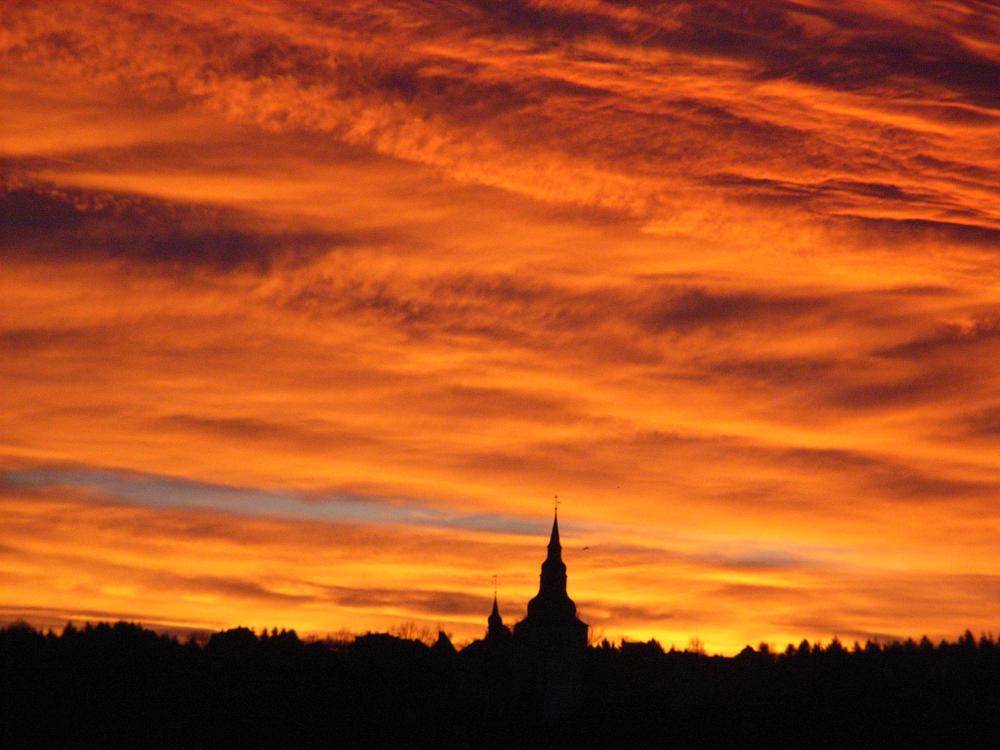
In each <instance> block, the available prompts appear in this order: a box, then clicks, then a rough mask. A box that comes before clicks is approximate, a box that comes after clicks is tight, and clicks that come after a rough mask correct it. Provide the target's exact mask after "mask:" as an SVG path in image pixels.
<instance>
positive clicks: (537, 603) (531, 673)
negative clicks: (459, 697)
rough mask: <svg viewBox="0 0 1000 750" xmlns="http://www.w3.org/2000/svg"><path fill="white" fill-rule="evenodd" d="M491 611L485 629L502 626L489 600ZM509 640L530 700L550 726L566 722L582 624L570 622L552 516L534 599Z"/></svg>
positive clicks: (576, 698)
mask: <svg viewBox="0 0 1000 750" xmlns="http://www.w3.org/2000/svg"><path fill="white" fill-rule="evenodd" d="M493 611H494V613H496V620H495V621H494V620H493V615H491V616H490V624H491V627H492V626H493V623H494V622H496V623H497V624H498V625H502V623H501V622H500V619H499V617H500V615H499V612H498V611H497V609H496V600H495V599H494V610H493ZM513 636H514V653H515V658H516V660H517V668H518V673H519V678H520V679H521V681H522V687H523V688H524V689H525V691H526V692H527V693H528V695H529V697H530V700H531V701H532V702H533V703H534V704H535V706H536V707H537V708H538V709H539V710H540V712H541V715H542V716H543V717H544V718H545V719H546V720H547V721H549V722H550V723H561V722H565V721H569V720H571V719H572V718H573V717H574V716H575V715H576V714H577V712H578V710H579V707H580V701H581V690H582V684H581V683H582V672H583V661H584V657H585V654H586V648H587V624H586V623H585V622H583V621H581V620H580V618H578V617H577V616H576V604H574V602H573V600H572V599H570V598H569V595H568V594H567V593H566V564H565V563H564V562H563V560H562V545H561V544H560V542H559V517H558V512H556V515H555V517H554V518H553V520H552V533H551V535H550V537H549V546H548V554H547V556H546V558H545V561H544V562H543V563H542V571H541V575H540V576H539V584H538V594H536V595H535V597H534V598H532V599H531V601H529V602H528V613H527V616H526V617H525V618H524V619H523V620H521V621H520V622H518V623H517V624H516V625H514V632H513Z"/></svg>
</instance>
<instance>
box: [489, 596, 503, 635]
mask: <svg viewBox="0 0 1000 750" xmlns="http://www.w3.org/2000/svg"><path fill="white" fill-rule="evenodd" d="M486 622H487V623H489V630H487V634H493V633H498V632H500V631H502V630H506V628H504V626H503V618H502V617H501V616H500V608H499V607H498V606H497V595H496V594H494V595H493V611H492V612H490V616H489V618H487V620H486Z"/></svg>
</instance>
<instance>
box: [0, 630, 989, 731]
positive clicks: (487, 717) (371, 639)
mask: <svg viewBox="0 0 1000 750" xmlns="http://www.w3.org/2000/svg"><path fill="white" fill-rule="evenodd" d="M509 656H510V654H509V652H508V651H505V650H503V649H502V648H499V649H497V648H493V649H490V648H484V642H477V644H474V645H473V646H470V647H468V648H466V649H464V650H462V651H460V652H456V651H455V649H454V648H453V647H452V645H451V643H450V642H449V641H448V639H447V638H446V637H445V636H443V635H442V636H441V637H440V638H439V640H438V641H437V643H435V644H433V645H431V646H428V645H427V644H425V643H423V642H420V641H417V640H409V639H405V638H399V637H395V636H391V635H388V634H368V635H363V636H359V637H357V638H354V639H353V640H343V641H333V640H326V641H303V640H301V639H300V638H299V637H298V636H297V635H296V634H295V632H294V631H291V630H282V631H277V630H273V631H270V632H262V633H260V634H256V633H254V632H253V631H251V630H248V629H246V628H236V629H233V630H227V631H225V632H220V633H216V634H214V635H212V636H211V637H210V638H209V639H208V640H207V641H206V642H204V643H199V642H196V641H195V640H193V639H191V640H188V641H186V642H182V641H179V640H178V639H177V638H175V637H170V636H166V635H158V634H156V633H154V632H152V631H150V630H147V629H145V628H143V627H141V626H139V625H135V624H129V623H124V622H119V623H116V624H113V625H112V624H106V623H101V624H99V625H95V626H91V625H87V626H86V627H83V628H75V627H73V626H71V625H67V626H66V628H65V629H64V630H63V631H62V633H60V634H56V633H53V632H52V631H49V632H46V633H42V632H39V631H37V630H35V629H33V628H31V627H29V626H27V625H24V624H17V625H11V626H8V627H6V628H4V629H2V630H0V659H2V661H0V664H2V675H0V678H2V683H0V684H2V690H3V694H2V704H0V722H2V724H0V732H2V733H0V747H3V748H5V749H9V750H14V749H17V748H285V747H287V748H339V747H435V748H441V747H445V748H449V747H469V748H478V747H497V748H502V747H560V746H565V747H593V748H610V747H649V746H655V747H681V748H715V747H719V748H752V747H809V748H861V747H879V748H890V747H898V748H912V747H934V748H941V747H996V746H997V744H998V742H1000V644H998V643H997V642H995V641H994V640H993V639H992V637H981V638H980V639H978V640H977V639H976V638H975V637H974V636H973V635H972V634H971V633H968V632H966V634H965V635H964V636H962V637H961V638H959V639H958V640H957V642H954V643H949V642H942V643H939V644H933V643H931V642H930V641H928V640H927V639H924V640H922V641H920V642H919V643H917V642H914V641H906V642H903V643H899V642H897V643H890V644H879V643H871V642H870V643H867V644H865V645H857V644H855V645H854V646H853V647H852V648H845V647H844V646H842V645H841V644H840V643H839V642H837V641H834V642H833V643H831V644H829V645H826V646H821V645H818V644H817V645H810V644H809V643H807V642H803V643H802V644H800V645H799V646H798V647H793V646H789V647H788V649H787V650H785V651H784V652H780V653H774V652H771V651H770V650H768V649H767V648H766V647H764V646H761V647H759V648H758V649H756V650H755V649H751V648H749V647H748V648H747V649H745V650H744V651H743V652H742V653H740V654H739V655H737V656H735V657H719V656H706V655H704V654H701V653H697V652H691V651H675V650H673V649H671V650H669V651H664V649H663V648H661V647H660V645H659V644H658V643H657V642H656V641H650V642H648V643H629V642H623V643H621V644H620V645H617V646H615V645H612V644H609V643H608V642H607V641H604V642H603V643H602V644H601V645H599V646H596V647H591V648H588V651H587V656H586V667H585V672H584V682H583V701H582V705H583V709H582V711H581V713H580V715H579V717H578V718H577V719H576V720H574V721H572V722H569V723H567V724H564V725H562V726H557V727H553V726H546V725H545V723H544V722H543V721H542V720H541V719H540V717H539V716H538V713H537V711H536V710H535V708H534V707H533V706H532V705H531V698H530V691H526V690H525V689H524V686H523V684H520V682H519V677H518V673H517V671H516V669H514V668H513V667H512V664H511V661H510V659H509Z"/></svg>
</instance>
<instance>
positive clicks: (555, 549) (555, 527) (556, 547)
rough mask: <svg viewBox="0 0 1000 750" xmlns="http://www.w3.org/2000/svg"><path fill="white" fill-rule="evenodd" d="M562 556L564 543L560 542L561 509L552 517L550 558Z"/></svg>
mask: <svg viewBox="0 0 1000 750" xmlns="http://www.w3.org/2000/svg"><path fill="white" fill-rule="evenodd" d="M553 556H555V557H557V558H561V557H562V545H561V544H560V543H559V511H558V510H557V511H555V515H554V516H553V518H552V534H551V535H549V558H552V557H553Z"/></svg>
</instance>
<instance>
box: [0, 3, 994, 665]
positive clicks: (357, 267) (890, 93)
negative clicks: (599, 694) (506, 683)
mask: <svg viewBox="0 0 1000 750" xmlns="http://www.w3.org/2000/svg"><path fill="white" fill-rule="evenodd" d="M0 31H2V35H0V59H2V60H3V73H0V108H2V110H3V112H4V126H3V128H2V129H0V161H2V164H3V170H2V173H0V201H2V204H3V205H2V209H0V216H2V218H0V222H2V230H0V231H2V235H0V236H2V244H0V266H2V272H0V299H2V300H3V305H2V312H0V353H2V355H3V356H2V361H0V406H2V410H0V506H2V509H3V510H2V513H3V515H2V517H3V519H4V522H3V524H2V525H0V618H2V619H4V620H11V619H15V618H17V617H24V618H26V619H27V620H28V621H29V622H34V623H45V624H50V623H60V622H65V620H67V619H70V618H73V619H78V620H82V619H87V618H91V617H92V618H93V619H117V618H118V617H124V618H126V619H135V620H140V621H144V622H147V623H156V624H158V626H162V627H174V628H208V629H216V628H223V627H231V626H235V625H246V626H251V627H255V628H258V629H259V628H262V627H268V628H270V627H272V626H278V627H289V628H295V629H296V630H298V631H299V632H300V633H313V634H322V633H329V632H336V631H339V630H342V629H349V630H353V631H363V630H366V629H385V628H388V627H392V626H393V625H397V624H399V623H401V622H407V621H412V622H416V623H418V624H420V625H421V626H426V627H432V628H433V627H437V626H438V625H440V626H442V627H443V628H444V629H445V630H448V631H451V632H453V633H454V635H455V637H456V639H457V640H469V639H472V638H476V637H479V636H481V635H482V633H483V632H485V627H486V617H487V615H488V614H489V609H490V606H491V604H492V595H493V589H492V576H493V575H494V574H497V575H499V577H500V582H501V586H500V605H501V613H502V615H503V617H504V619H505V621H507V622H508V623H512V622H513V621H515V620H517V619H519V618H520V617H522V616H523V614H524V607H525V605H526V603H527V600H528V599H529V598H530V597H531V596H532V595H533V593H534V591H535V590H536V588H537V580H538V579H537V576H538V568H539V565H540V564H541V561H542V559H543V556H544V547H545V542H546V540H547V534H548V524H549V522H550V518H551V516H550V513H551V504H550V502H551V498H552V496H553V495H555V494H558V495H559V496H560V498H563V499H565V504H564V505H563V507H562V509H561V512H560V523H561V526H562V527H563V529H562V530H563V536H564V538H563V544H564V549H565V552H564V559H565V561H566V563H567V566H568V572H569V593H570V596H571V597H572V598H573V599H574V600H575V601H576V603H577V605H578V607H579V609H580V615H581V618H582V619H584V620H585V621H587V622H588V623H590V624H591V626H592V627H593V628H594V629H595V632H598V633H603V634H604V635H606V636H607V637H609V638H610V639H613V640H617V639H618V638H620V637H629V638H633V639H641V640H646V639H648V638H657V639H658V640H660V642H661V643H663V644H664V645H665V646H668V647H669V645H670V644H675V645H677V646H678V647H680V648H683V647H684V645H686V644H687V643H688V641H689V640H690V639H691V638H698V639H700V640H701V641H702V642H703V643H704V645H705V647H706V648H707V649H708V650H709V651H711V652H722V653H735V652H737V651H739V650H740V649H741V648H742V647H743V646H744V645H746V644H750V645H756V644H757V643H759V642H762V641H763V642H769V643H771V644H773V645H775V646H778V647H782V646H783V645H784V644H785V643H788V642H795V643H797V642H799V641H800V640H802V639H803V638H806V639H808V640H810V641H816V640H820V641H824V642H828V641H829V640H830V639H831V638H833V637H839V638H840V639H841V640H843V641H846V642H851V641H853V640H861V641H864V640H865V639H867V638H881V639H891V638H907V637H914V638H919V637H921V636H922V635H925V634H926V635H928V636H929V637H931V638H932V639H934V640H937V639H940V638H954V637H955V636H957V635H959V634H960V633H962V632H963V631H964V630H966V629H967V628H968V629H971V630H972V631H973V632H974V633H977V634H978V633H980V632H995V631H996V627H995V625H994V624H995V623H997V622H998V614H1000V606H998V604H997V596H996V593H997V591H1000V574H998V573H997V572H996V571H997V568H998V567H1000V503H998V500H1000V465H998V463H997V461H996V456H997V455H998V449H1000V371H998V368H997V366H996V362H998V361H1000V283H998V281H1000V266H998V264H997V262H996V257H997V248H998V247H1000V151H998V149H997V147H996V144H997V143H1000V87H998V85H997V84H998V82H1000V41H998V40H1000V12H998V10H997V9H996V8H993V7H990V6H988V5H987V4H983V3H978V2H972V1H971V0H970V2H964V3H963V2H956V3H948V4H935V5H933V6H931V7H929V8H928V7H927V5H926V4H924V3H918V2H916V1H915V0H883V1H881V2H878V3H871V2H867V3H861V2H854V1H853V0H852V1H851V2H832V1H827V0H809V1H808V2H790V1H788V2H784V1H780V2H779V1H777V0H775V1H774V2H767V3H759V4H754V5H753V7H746V6H745V4H743V3H737V2H732V1H731V0H711V1H710V2H704V3H698V4H694V5H691V4H685V3H674V2H666V3H659V4H645V3H624V4H623V3H611V2H602V1H601V0H510V2H500V3H492V2H480V1H478V0H468V1H467V2H466V1H463V2H457V3H449V4H447V5H446V6H442V5H440V4H437V3H431V2H427V3H423V2H414V3H366V2H361V1H360V0H359V1H358V2H354V1H353V0H351V1H349V2H343V3H338V4H336V7H335V8H330V7H326V5H325V4H321V3H312V2H306V1H304V0H260V1H259V2H253V3H249V2H247V3H238V4H222V5H217V6H213V5H205V4H204V3H196V2H189V1H185V0H169V2H162V3H157V4H155V6H154V7H150V5H149V4H148V3H143V2H140V1H139V0H102V1H101V2H93V3H60V2H48V3H33V2H12V3H8V4H7V5H6V6H5V7H4V9H3V10H2V11H0ZM79 615H82V617H81V616H79Z"/></svg>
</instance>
